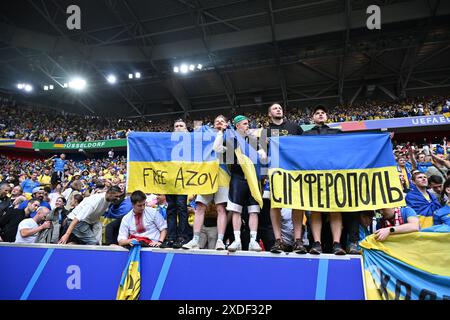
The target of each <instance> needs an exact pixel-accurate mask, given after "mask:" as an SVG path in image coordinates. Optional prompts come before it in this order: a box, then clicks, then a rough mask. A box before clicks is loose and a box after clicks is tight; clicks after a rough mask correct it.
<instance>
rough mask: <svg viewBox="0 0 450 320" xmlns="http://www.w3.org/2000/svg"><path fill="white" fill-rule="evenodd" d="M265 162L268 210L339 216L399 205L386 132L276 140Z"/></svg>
mask: <svg viewBox="0 0 450 320" xmlns="http://www.w3.org/2000/svg"><path fill="white" fill-rule="evenodd" d="M270 158H271V159H270V164H269V182H270V190H271V200H272V201H271V205H272V207H275V208H293V209H302V210H311V211H321V212H344V211H363V210H374V209H380V208H394V207H400V206H404V205H405V201H404V197H403V192H402V187H401V182H400V179H399V176H398V172H397V169H396V163H395V160H394V156H393V153H392V144H391V141H390V137H389V135H388V134H384V133H383V134H379V133H357V134H334V135H317V136H283V137H276V138H272V139H271V141H270Z"/></svg>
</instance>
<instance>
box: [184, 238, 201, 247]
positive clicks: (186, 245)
mask: <svg viewBox="0 0 450 320" xmlns="http://www.w3.org/2000/svg"><path fill="white" fill-rule="evenodd" d="M182 248H183V249H186V250H189V249H200V247H199V246H198V242H197V241H194V239H192V240H191V241H189V242H188V243H186V244H185V245H183V246H182Z"/></svg>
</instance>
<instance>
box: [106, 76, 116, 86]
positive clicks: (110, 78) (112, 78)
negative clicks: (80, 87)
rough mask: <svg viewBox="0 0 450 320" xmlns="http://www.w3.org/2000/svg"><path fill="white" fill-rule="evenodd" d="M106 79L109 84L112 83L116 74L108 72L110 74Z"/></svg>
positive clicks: (114, 81)
mask: <svg viewBox="0 0 450 320" xmlns="http://www.w3.org/2000/svg"><path fill="white" fill-rule="evenodd" d="M106 79H107V80H108V82H109V83H111V84H114V83H116V81H117V78H116V76H115V75H113V74H110V75H109V76H108V78H106Z"/></svg>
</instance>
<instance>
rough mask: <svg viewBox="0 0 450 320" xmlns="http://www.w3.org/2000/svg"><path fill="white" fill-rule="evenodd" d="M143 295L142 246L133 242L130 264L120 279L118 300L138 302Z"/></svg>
mask: <svg viewBox="0 0 450 320" xmlns="http://www.w3.org/2000/svg"><path fill="white" fill-rule="evenodd" d="M140 293H141V245H140V243H139V241H137V240H133V247H132V248H131V250H130V254H129V257H128V262H127V265H126V267H125V269H124V270H123V273H122V277H121V278H120V284H119V289H118V290H117V297H116V300H138V299H139V295H140Z"/></svg>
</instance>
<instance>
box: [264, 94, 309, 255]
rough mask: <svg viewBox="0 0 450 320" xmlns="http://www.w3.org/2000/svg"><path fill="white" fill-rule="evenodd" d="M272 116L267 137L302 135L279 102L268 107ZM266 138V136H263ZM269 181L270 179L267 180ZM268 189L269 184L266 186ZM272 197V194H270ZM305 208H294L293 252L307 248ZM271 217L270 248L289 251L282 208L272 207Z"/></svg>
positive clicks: (301, 131) (301, 252)
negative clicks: (272, 242)
mask: <svg viewBox="0 0 450 320" xmlns="http://www.w3.org/2000/svg"><path fill="white" fill-rule="evenodd" d="M268 115H269V118H270V123H269V127H268V128H267V129H268V130H267V133H266V134H267V137H268V138H271V137H281V136H287V135H301V134H302V133H303V130H302V129H301V128H300V126H299V125H298V124H297V123H295V122H292V121H288V120H286V119H285V118H284V113H283V108H282V107H281V105H279V104H278V103H275V104H272V105H271V106H270V107H269V109H268ZM263 139H264V138H263ZM266 183H268V181H267V182H266ZM265 189H266V190H267V189H268V186H265ZM269 197H270V196H269ZM303 214H304V212H303V210H296V209H293V210H292V223H293V225H294V239H295V240H294V245H293V252H295V253H299V254H304V253H306V249H305V247H304V246H303V242H302V240H301V238H302V222H303ZM270 218H271V220H272V228H273V233H274V236H275V244H274V245H273V246H272V248H270V251H271V252H272V253H281V252H283V251H287V249H288V248H287V247H286V244H285V243H283V241H282V240H281V239H282V238H281V209H280V208H270Z"/></svg>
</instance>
